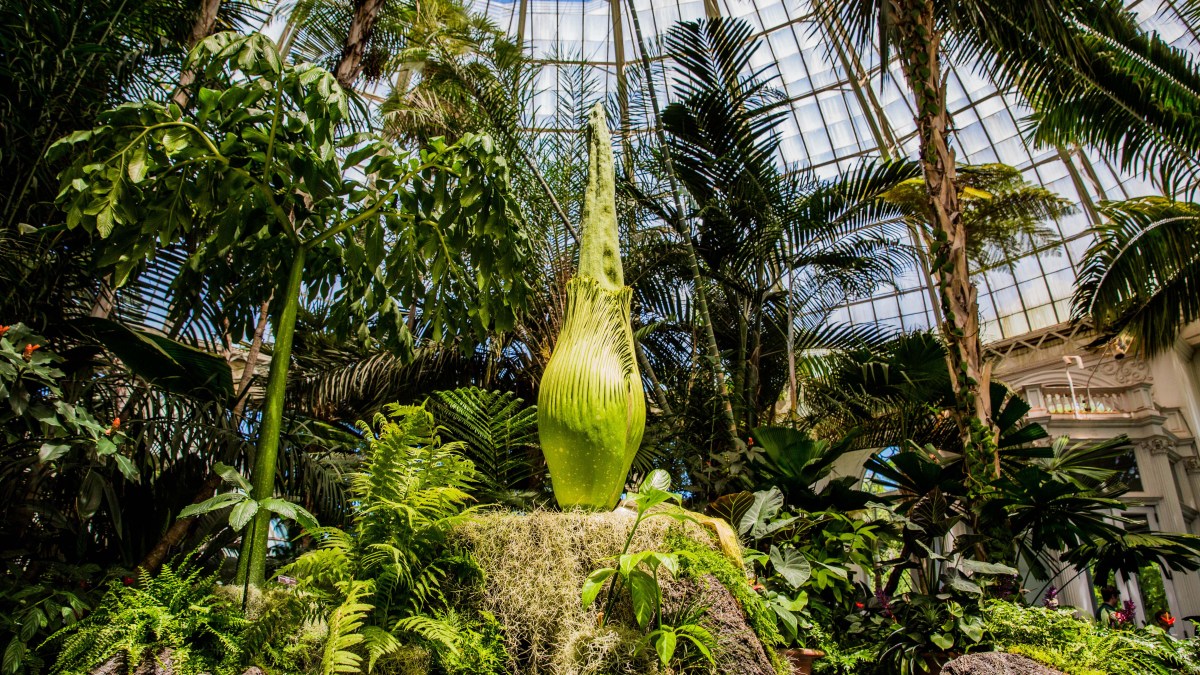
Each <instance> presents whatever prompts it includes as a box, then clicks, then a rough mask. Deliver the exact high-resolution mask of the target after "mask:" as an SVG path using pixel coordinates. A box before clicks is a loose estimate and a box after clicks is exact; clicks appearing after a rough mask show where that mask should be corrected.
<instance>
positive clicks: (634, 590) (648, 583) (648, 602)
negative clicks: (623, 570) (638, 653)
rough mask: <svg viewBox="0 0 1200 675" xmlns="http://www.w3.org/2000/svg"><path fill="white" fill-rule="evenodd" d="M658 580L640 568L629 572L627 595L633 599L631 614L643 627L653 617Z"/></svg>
mask: <svg viewBox="0 0 1200 675" xmlns="http://www.w3.org/2000/svg"><path fill="white" fill-rule="evenodd" d="M658 592H659V591H658V582H657V581H655V580H654V577H652V576H650V575H649V574H646V573H645V572H643V571H642V570H637V569H635V570H633V571H632V572H630V573H629V596H630V598H631V599H632V600H633V616H634V618H636V619H637V622H638V625H639V626H641V627H642V628H643V629H645V628H646V627H647V626H649V625H650V622H651V621H652V620H653V619H654V613H655V611H656V610H657V608H658V600H659V599H658Z"/></svg>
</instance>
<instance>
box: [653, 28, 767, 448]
mask: <svg viewBox="0 0 1200 675" xmlns="http://www.w3.org/2000/svg"><path fill="white" fill-rule="evenodd" d="M629 14H630V17H631V18H632V19H633V30H634V34H635V35H636V36H637V42H638V52H639V53H640V55H641V59H640V60H641V64H642V70H643V72H644V76H645V80H646V89H647V92H646V93H647V94H649V96H650V104H651V106H652V109H653V112H654V133H655V135H656V136H657V137H658V142H659V145H661V146H662V149H663V157H664V158H665V159H666V164H667V176H668V178H669V179H670V182H671V194H672V196H673V197H674V198H675V214H676V215H675V218H676V221H677V222H675V223H671V224H672V225H674V226H675V228H676V230H677V231H678V233H679V236H680V237H682V239H683V243H684V250H685V251H686V253H687V259H688V266H689V267H690V268H691V269H690V271H691V275H692V285H693V292H694V293H695V295H696V312H697V313H698V314H699V315H700V321H701V322H702V323H703V324H704V326H703V328H704V338H705V348H706V349H705V351H706V355H707V356H708V358H709V359H710V360H711V361H712V370H713V380H714V383H715V385H716V389H717V396H718V397H719V398H720V400H721V421H722V422H723V426H724V430H725V434H726V441H727V442H728V443H729V446H730V448H732V449H733V450H734V451H735V452H738V453H743V452H745V450H746V443H745V441H743V440H742V439H741V438H739V437H738V428H737V418H736V417H734V414H733V402H732V400H731V399H730V396H729V387H728V386H727V385H726V383H725V366H724V364H723V363H722V362H721V349H720V347H719V346H718V345H717V334H716V331H715V330H714V329H713V323H712V315H711V314H710V313H709V311H708V294H707V293H706V292H705V290H704V280H703V278H702V277H701V276H700V261H699V257H698V256H697V255H696V247H695V245H694V244H693V243H692V236H691V233H690V232H688V231H687V229H686V228H685V227H684V225H683V217H684V216H683V199H682V197H680V191H679V184H678V182H677V181H676V180H675V167H674V165H673V163H672V162H671V154H670V151H669V150H668V145H667V136H666V132H664V131H663V126H662V114H661V111H660V110H659V106H658V93H657V92H656V91H655V90H654V86H653V83H654V73H653V72H652V71H651V69H650V57H649V55H648V54H647V53H646V41H645V39H644V38H643V37H642V22H641V20H640V19H639V18H638V13H637V12H630V13H629Z"/></svg>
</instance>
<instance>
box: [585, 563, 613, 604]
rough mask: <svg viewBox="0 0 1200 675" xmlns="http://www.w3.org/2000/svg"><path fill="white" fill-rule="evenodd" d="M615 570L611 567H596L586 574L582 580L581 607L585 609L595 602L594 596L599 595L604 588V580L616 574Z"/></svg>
mask: <svg viewBox="0 0 1200 675" xmlns="http://www.w3.org/2000/svg"><path fill="white" fill-rule="evenodd" d="M616 572H617V571H616V570H615V569H613V568H611V567H605V568H603V569H598V570H596V571H595V572H592V573H591V574H589V575H588V576H587V579H585V580H584V582H583V594H582V595H583V608H584V609H587V608H588V607H591V606H592V603H594V602H596V597H597V596H599V595H600V591H601V590H602V589H603V588H604V582H606V581H608V579H609V577H611V576H612V575H613V574H616Z"/></svg>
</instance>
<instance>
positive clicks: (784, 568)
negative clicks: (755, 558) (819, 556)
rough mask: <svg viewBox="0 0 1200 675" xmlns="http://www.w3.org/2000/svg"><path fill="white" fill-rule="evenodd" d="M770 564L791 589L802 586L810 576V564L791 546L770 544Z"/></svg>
mask: <svg viewBox="0 0 1200 675" xmlns="http://www.w3.org/2000/svg"><path fill="white" fill-rule="evenodd" d="M771 566H772V567H773V568H774V570H775V573H776V574H778V575H779V576H781V577H783V580H784V581H786V582H787V584H788V586H791V587H792V588H793V589H796V588H799V587H800V586H802V585H803V584H804V582H806V581H808V578H809V577H810V576H812V565H810V564H809V563H808V559H807V558H805V557H804V554H803V553H801V552H799V551H797V550H796V549H795V548H793V547H791V546H786V547H784V548H782V549H781V548H779V547H778V546H775V545H774V544H772V545H771Z"/></svg>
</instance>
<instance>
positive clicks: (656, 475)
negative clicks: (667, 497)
mask: <svg viewBox="0 0 1200 675" xmlns="http://www.w3.org/2000/svg"><path fill="white" fill-rule="evenodd" d="M646 488H654V489H656V490H662V491H663V492H669V491H670V490H671V474H670V473H667V471H666V470H665V469H655V470H653V471H651V472H650V473H648V474H646V477H645V478H643V479H642V484H641V485H640V486H639V487H638V491H639V492H641V491H642V490H645V489H646Z"/></svg>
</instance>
